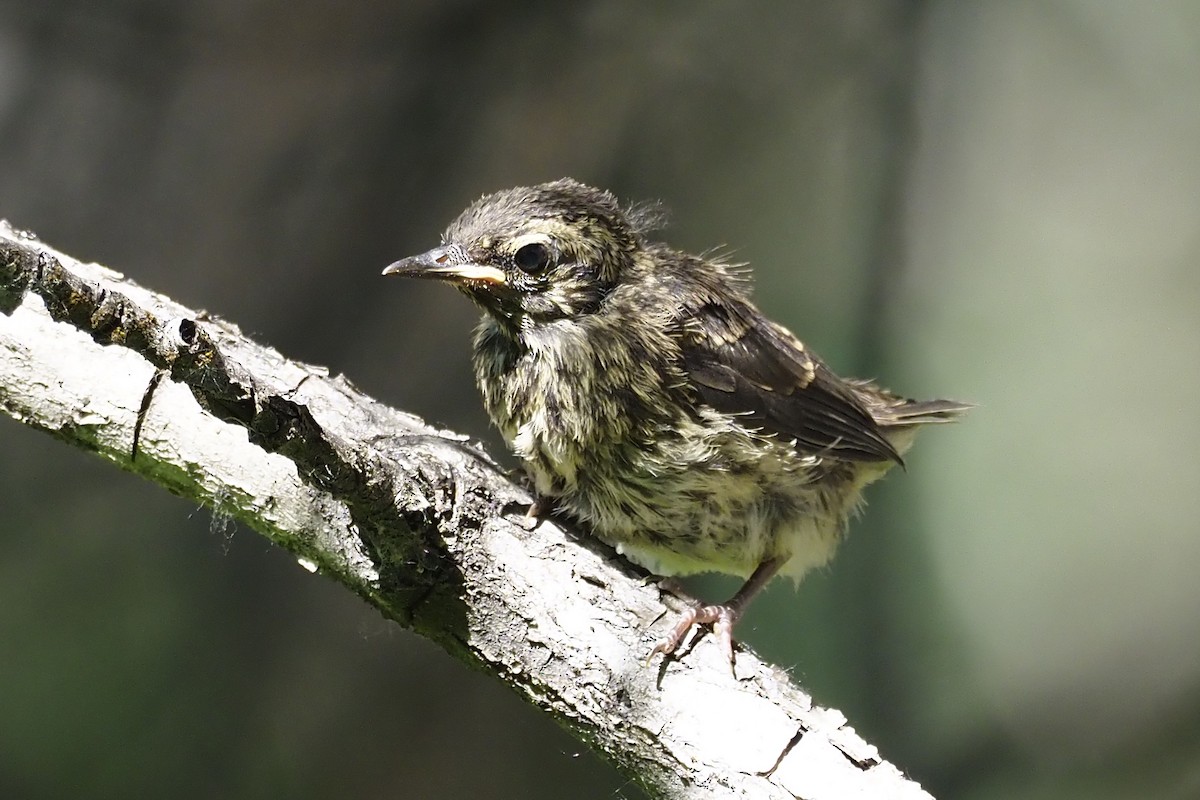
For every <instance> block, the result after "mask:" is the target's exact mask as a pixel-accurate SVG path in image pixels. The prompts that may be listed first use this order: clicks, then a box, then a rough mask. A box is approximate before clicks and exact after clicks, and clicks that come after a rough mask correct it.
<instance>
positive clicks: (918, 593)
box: [0, 0, 1200, 800]
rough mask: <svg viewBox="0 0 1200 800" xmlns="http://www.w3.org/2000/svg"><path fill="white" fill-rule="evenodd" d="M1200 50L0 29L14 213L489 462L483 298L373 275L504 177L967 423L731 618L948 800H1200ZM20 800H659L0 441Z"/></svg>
mask: <svg viewBox="0 0 1200 800" xmlns="http://www.w3.org/2000/svg"><path fill="white" fill-rule="evenodd" d="M1197 41H1200V4H1196V3H1193V2H1188V0H1175V2H1160V3H1154V4H1140V3H1134V2H1125V3H1120V2H1084V1H1083V0H1050V1H1049V2H1040V3H1036V2H1027V1H1026V2H1020V1H1017V0H1014V2H1007V3H984V2H894V1H893V2H888V1H887V0H872V1H871V2H867V1H866V0H849V1H848V2H823V3H817V2H794V3H793V2H778V3H770V4H768V3H760V4H734V3H721V2H671V3H664V4H638V3H614V2H582V3H575V4H569V5H568V4H553V3H544V2H543V3H538V2H510V3H503V4H501V3H489V2H479V1H478V0H475V1H474V2H473V1H471V0H443V1H442V2H410V3H379V2H374V3H373V2H365V3H358V4H353V5H343V6H338V7H335V6H334V5H332V4H325V3H310V2H303V0H301V1H300V2H289V3H283V2H251V3H246V2H237V1H236V0H206V1H205V2H162V1H160V2H152V1H151V0H141V1H139V0H125V1H124V2H117V1H115V0H110V1H109V2H99V3H95V2H93V3H85V2H78V1H74V2H72V1H67V0H43V1H42V2H40V3H32V2H23V1H22V0H0V216H2V217H6V218H7V219H9V220H10V221H11V222H12V223H13V224H14V225H16V226H18V227H22V228H29V229H32V230H34V231H36V232H37V233H38V234H39V235H41V236H42V237H43V238H44V239H45V240H46V241H47V242H50V243H51V244H53V245H55V246H56V247H59V248H61V249H63V250H65V251H67V252H69V253H72V254H74V255H77V256H79V257H81V258H85V259H94V260H97V261H100V262H102V263H106V264H108V265H110V266H112V267H113V268H115V269H118V270H121V271H123V272H125V273H126V274H128V275H129V276H131V277H132V278H134V279H135V280H137V281H139V282H141V283H143V284H145V285H147V286H149V287H151V288H154V289H158V290H160V291H163V292H166V293H167V294H169V295H171V296H173V297H174V298H176V299H178V300H179V301H180V302H183V303H185V304H188V305H190V306H192V307H195V308H205V309H208V310H209V311H211V312H214V313H217V314H220V315H222V316H224V317H227V318H229V319H231V320H233V321H235V322H237V323H238V324H240V325H241V326H242V327H243V329H244V330H246V331H247V332H250V333H251V334H252V335H254V336H255V337H257V338H259V339H260V340H262V341H264V342H267V343H270V344H272V345H274V346H276V347H278V348H279V349H281V350H282V351H283V352H284V353H286V354H288V355H290V356H292V357H294V358H299V359H303V360H306V361H310V362H316V363H321V364H325V365H328V366H329V367H330V368H331V369H333V370H334V371H336V372H344V373H345V374H347V375H348V376H349V377H350V378H351V379H352V380H353V381H354V382H355V383H356V384H358V385H359V386H360V387H362V388H363V389H364V390H365V391H367V392H368V393H370V394H372V395H374V396H376V397H379V398H381V399H383V400H385V401H388V402H390V403H393V404H395V405H398V406H400V407H403V408H405V409H408V410H410V411H414V412H416V413H419V414H421V415H422V416H424V417H426V418H427V419H430V420H431V421H433V422H437V423H443V424H445V425H448V426H450V427H453V428H456V429H458V430H461V431H465V432H467V433H470V434H471V435H473V436H477V437H485V436H486V437H489V438H488V441H490V442H493V443H495V438H494V436H492V434H491V433H490V432H489V431H488V426H487V422H486V420H485V418H484V416H483V413H482V410H481V408H480V403H479V401H478V399H477V397H476V393H475V390H474V387H473V386H472V384H471V378H470V369H469V362H468V337H469V330H470V328H471V327H472V325H473V322H474V319H475V312H474V310H473V309H472V308H471V307H470V305H469V304H468V303H467V302H466V301H464V300H463V299H462V298H460V297H458V296H456V295H455V293H453V292H451V291H449V290H447V289H445V287H437V286H426V285H419V284H414V283H403V284H402V283H400V282H396V283H390V282H384V281H383V280H382V279H381V278H380V277H379V271H380V269H382V267H383V266H384V265H386V264H388V263H389V262H390V261H392V260H394V259H396V258H398V257H400V256H403V255H407V254H410V253H413V252H418V251H421V250H424V249H426V248H427V247H429V246H431V245H432V244H434V243H435V242H436V240H437V236H438V234H439V232H440V230H441V228H442V227H443V226H444V224H445V223H446V222H447V221H449V219H450V218H451V217H452V216H453V215H455V214H456V213H457V212H458V211H459V210H460V209H461V208H462V207H463V206H465V205H466V204H467V203H468V202H469V201H471V200H473V199H474V198H475V197H477V196H479V195H480V194H481V193H484V192H487V191H492V190H496V189H499V188H504V187H506V186H510V185H515V184H527V183H532V182H537V181H542V180H547V179H552V178H557V177H560V176H563V175H571V176H574V177H576V178H579V179H581V180H584V181H587V182H590V183H594V184H597V185H601V186H605V187H608V188H611V189H612V190H613V191H615V192H616V193H618V194H619V195H620V196H622V197H624V198H627V199H647V198H659V199H662V200H663V201H664V202H665V203H666V204H667V206H668V207H669V208H670V209H671V210H672V212H673V213H672V220H673V221H672V224H671V225H670V227H669V228H668V229H667V230H666V231H665V232H664V234H663V235H664V236H665V237H666V238H667V239H668V240H669V241H671V242H672V243H673V244H676V245H678V246H680V247H683V248H687V249H691V250H704V249H707V248H712V247H716V246H720V245H727V246H728V247H729V248H730V249H731V250H732V252H733V254H734V256H735V257H736V258H738V259H742V260H746V261H749V262H750V263H751V264H752V265H753V266H754V267H755V268H756V277H757V285H758V290H757V296H758V298H759V299H760V301H761V304H762V305H763V306H764V308H765V309H766V310H767V311H768V312H769V313H770V314H771V315H773V316H774V317H776V318H777V319H779V320H780V321H782V322H784V323H785V324H787V325H788V326H789V327H792V328H793V329H794V330H796V331H797V332H798V333H799V335H800V336H801V337H802V338H804V339H805V341H806V342H808V343H809V344H810V345H812V346H813V347H814V348H815V349H817V350H818V352H821V353H822V354H823V355H824V356H825V357H826V359H827V360H828V361H830V362H831V363H832V364H833V366H834V367H835V368H837V369H838V370H839V371H842V372H845V373H851V374H860V375H873V376H876V377H878V378H880V379H881V380H883V382H884V383H886V384H888V385H890V386H892V387H894V388H896V389H899V390H902V391H904V392H906V393H910V394H913V395H920V396H925V395H929V396H932V395H945V396H951V397H955V398H959V399H966V400H972V401H975V402H977V403H979V404H980V406H981V407H980V408H979V409H977V410H976V411H975V412H973V413H972V414H971V416H970V417H969V418H968V420H967V421H966V422H965V423H964V424H962V425H960V426H957V427H954V428H949V429H939V430H934V431H930V432H929V433H927V434H926V435H925V436H924V437H923V440H922V441H921V442H919V443H918V445H917V447H916V448H915V450H914V451H913V452H912V454H911V455H910V458H909V459H908V462H909V470H908V472H907V474H902V473H897V474H895V475H893V476H892V477H891V478H890V479H889V480H888V481H887V482H885V484H883V485H881V486H879V487H876V488H875V489H874V491H873V493H872V494H871V496H870V500H871V503H870V509H869V512H868V513H867V515H866V517H865V518H864V519H863V520H861V521H860V522H859V523H858V524H857V525H856V526H855V528H854V531H853V534H852V535H851V537H850V539H849V540H848V541H847V543H846V545H845V546H844V547H843V550H842V552H841V553H840V555H839V557H838V559H837V560H836V561H835V563H834V565H833V568H832V569H830V570H828V571H826V572H824V573H822V574H819V575H815V576H812V577H811V578H810V579H809V580H807V581H806V582H805V584H804V585H803V586H802V587H801V588H800V590H799V591H798V592H797V591H793V590H792V589H791V587H789V586H787V585H786V584H779V585H775V586H773V587H772V588H771V590H770V591H769V592H768V593H767V595H766V596H765V597H764V598H763V599H762V600H760V601H759V602H758V603H757V604H756V606H755V607H754V608H753V609H752V611H751V614H750V616H749V618H748V619H747V621H746V623H745V624H743V625H742V626H741V628H740V629H739V630H740V635H741V637H742V638H743V639H745V640H746V641H748V642H749V644H751V646H753V647H754V648H756V649H757V650H758V651H759V652H760V653H762V654H763V655H764V656H766V657H767V658H770V659H772V660H775V661H777V662H779V663H781V664H785V665H789V666H792V669H793V672H794V674H795V675H796V677H797V678H798V679H799V680H800V681H801V682H802V683H803V684H804V685H805V686H806V687H807V688H809V689H810V690H811V691H812V692H813V693H814V695H815V697H816V698H817V700H818V701H819V702H822V703H825V704H829V705H833V706H835V707H838V708H841V709H842V710H844V711H845V712H846V714H847V715H848V716H849V718H850V719H851V724H853V725H854V726H855V727H856V728H857V729H858V730H859V731H860V732H861V733H862V734H863V735H864V736H865V737H866V738H868V739H869V740H871V741H874V742H876V743H877V744H878V745H879V746H880V748H881V750H882V752H883V755H884V756H885V757H887V758H889V759H891V760H893V761H894V762H895V763H896V764H898V765H899V766H900V767H901V768H903V769H904V770H906V771H907V772H908V773H910V774H911V775H912V776H913V777H915V778H916V779H917V780H919V781H920V782H921V783H922V784H923V785H925V786H926V787H927V788H928V789H929V790H930V791H931V792H932V793H933V794H934V795H935V796H937V797H939V798H951V797H953V798H968V799H969V800H984V799H987V800H990V799H991V798H1010V797H1012V798H1101V799H1103V798H1143V797H1156V798H1158V797H1162V798H1191V797H1197V796H1200V536H1198V535H1197V534H1198V532H1200V531H1198V528H1200V465H1198V464H1200V462H1198V461H1197V458H1196V453H1197V452H1198V451H1200V423H1198V421H1197V415H1196V410H1195V409H1196V398H1197V396H1200V392H1198V389H1200V386H1198V384H1200V268H1198V265H1197V260H1198V258H1200V47H1198V46H1197V44H1196V42H1197ZM494 449H495V450H496V451H497V452H499V447H498V446H497V447H495V448H494ZM729 588H730V586H729V584H728V583H723V582H719V581H718V582H714V583H712V584H711V585H709V586H708V587H707V589H706V591H709V592H712V593H713V594H714V596H719V595H720V594H723V593H724V592H725V591H727V590H728V589H729ZM0 796H3V797H12V798H64V797H127V796H170V797H177V798H192V797H197V798H199V797H217V796H220V797H231V798H254V797H263V798H275V797H290V798H328V797H379V798H396V797H405V798H407V797H430V798H443V797H445V798H449V797H522V798H559V797H572V798H614V797H628V798H636V797H640V796H641V795H640V794H639V791H638V789H637V788H636V787H634V786H633V785H632V784H631V783H630V782H629V781H628V780H627V779H626V778H625V777H623V776H621V775H619V774H617V773H616V772H615V771H614V770H613V769H612V768H611V767H609V766H608V765H607V764H605V763H603V762H601V761H599V760H598V759H596V758H595V757H594V756H592V755H591V754H589V753H588V752H587V751H586V750H585V749H584V748H583V746H582V745H580V744H578V743H576V742H575V741H574V740H572V739H571V738H570V737H568V736H567V735H566V734H564V733H562V732H561V731H559V730H558V729H557V728H556V727H555V726H554V725H553V724H552V723H551V722H549V721H547V720H545V719H543V718H542V717H541V716H540V715H539V714H537V713H535V712H534V711H533V710H531V709H530V708H527V707H526V706H524V705H523V704H522V702H521V701H520V700H518V699H517V698H516V697H515V696H512V695H510V694H509V693H508V692H507V691H506V690H504V689H503V688H501V687H500V686H499V685H498V684H496V683H494V682H493V681H491V680H490V679H489V678H487V677H485V676H481V675H478V674H475V673H472V672H470V671H468V670H467V669H466V668H465V667H463V666H462V665H460V664H459V663H458V662H456V661H454V660H452V659H451V658H450V657H448V656H447V655H445V654H444V653H442V652H441V651H440V650H438V649H437V648H436V647H434V646H433V645H431V644H429V643H428V642H426V641H424V640H422V639H419V638H417V637H416V636H414V635H412V634H410V633H408V632H406V631H403V630H400V629H399V628H397V627H396V626H394V625H392V624H390V623H387V622H385V621H384V620H383V619H381V618H380V617H379V616H378V614H377V613H376V612H374V611H373V610H371V609H370V608H367V607H365V606H364V605H363V604H362V603H361V602H360V601H358V600H357V599H356V598H355V597H353V596H351V595H350V594H349V593H348V592H346V591H344V590H342V589H341V588H339V587H337V586H335V585H333V584H332V583H330V582H328V581H326V580H323V579H321V578H319V577H314V576H312V575H309V574H308V573H306V572H304V571H303V570H301V569H300V568H298V567H297V566H296V565H295V563H294V562H293V560H292V559H291V558H289V557H288V556H287V555H286V554H284V553H282V552H280V551H278V550H276V549H274V548H273V547H271V546H270V545H269V544H268V543H267V542H266V541H265V540H263V539H262V538H260V537H259V536H257V535H256V534H254V533H253V532H252V531H248V530H244V529H238V528H236V527H234V526H228V525H225V524H223V523H220V522H214V521H213V519H212V517H211V515H210V514H209V513H208V512H207V511H205V510H203V509H199V508H197V507H196V506H195V504H194V503H189V502H186V501H183V500H180V499H178V498H175V497H172V496H170V495H168V494H167V493H166V492H164V491H161V490H159V489H157V488H155V487H153V486H151V485H149V484H145V483H143V482H141V481H140V480H138V479H136V478H134V477H131V476H129V475H126V474H123V473H121V472H119V471H117V470H115V469H113V468H111V467H110V466H108V465H106V464H104V463H101V462H100V461H98V460H96V459H94V458H92V457H89V456H87V455H85V454H83V453H79V452H75V451H72V450H69V449H68V448H66V447H64V446H62V445H61V444H58V443H56V442H54V441H53V440H51V439H49V438H47V437H44V436H41V435H39V434H36V433H34V432H32V431H30V430H27V429H25V428H23V427H21V426H20V425H18V424H17V423H15V422H13V421H11V420H9V419H7V418H0Z"/></svg>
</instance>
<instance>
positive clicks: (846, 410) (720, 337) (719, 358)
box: [679, 302, 902, 463]
mask: <svg viewBox="0 0 1200 800" xmlns="http://www.w3.org/2000/svg"><path fill="white" fill-rule="evenodd" d="M683 320H684V322H683V326H682V330H681V335H680V339H679V341H680V347H681V354H682V360H683V368H684V371H685V372H686V373H687V374H688V376H689V377H690V378H691V381H692V384H693V386H694V387H695V390H696V392H697V393H698V395H699V398H700V400H701V401H703V402H704V403H706V404H708V405H709V406H712V407H713V408H715V409H716V410H718V411H722V412H725V413H728V414H736V415H739V416H740V417H741V418H743V419H744V420H745V423H746V424H747V425H748V426H750V427H756V428H760V429H761V430H762V431H763V432H765V433H768V434H774V435H777V436H779V437H781V438H784V439H794V440H795V442H796V447H797V448H798V449H799V450H801V451H802V452H805V453H814V454H818V455H827V456H829V457H832V458H839V459H844V460H848V461H895V462H896V463H902V462H901V460H900V455H899V453H897V452H896V450H895V448H894V447H892V445H891V444H890V443H889V442H888V441H887V439H885V438H884V437H883V434H882V433H881V432H880V429H879V425H878V424H877V423H876V421H875V419H874V417H872V416H871V413H870V412H869V411H868V410H867V409H866V408H865V407H864V406H863V404H862V402H861V401H860V400H859V399H858V398H857V397H856V396H855V394H854V391H853V389H852V388H851V385H850V384H848V383H847V382H846V381H844V380H842V379H841V378H839V377H838V376H837V375H835V374H834V373H833V372H832V371H831V370H830V369H829V368H828V367H826V366H825V365H824V364H823V363H822V362H821V360H820V359H819V358H817V357H816V356H815V355H813V354H811V353H809V352H808V351H807V350H805V348H804V345H803V344H801V343H800V341H799V340H798V339H796V337H795V336H793V335H792V334H791V333H790V332H788V331H787V330H786V329H785V328H783V327H781V326H779V325H776V324H775V323H773V322H770V321H769V320H767V319H765V318H763V317H762V316H761V315H760V314H759V313H758V312H757V311H756V310H755V309H754V308H753V307H752V306H750V305H749V304H747V303H744V302H742V303H739V302H735V303H728V302H709V303H705V304H703V305H700V306H699V307H695V308H689V309H687V310H686V313H685V314H684V315H683Z"/></svg>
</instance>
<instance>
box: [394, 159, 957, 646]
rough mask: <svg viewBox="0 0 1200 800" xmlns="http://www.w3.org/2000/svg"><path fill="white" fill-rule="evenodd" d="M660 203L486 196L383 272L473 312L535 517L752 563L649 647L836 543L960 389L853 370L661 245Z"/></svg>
mask: <svg viewBox="0 0 1200 800" xmlns="http://www.w3.org/2000/svg"><path fill="white" fill-rule="evenodd" d="M661 217H662V214H661V213H660V210H659V207H658V206H657V205H654V204H642V205H630V206H627V207H623V206H622V205H621V204H620V203H619V202H618V200H617V199H616V197H615V196H614V195H613V194H612V193H610V192H608V191H604V190H601V189H596V188H593V187H591V186H588V185H585V184H583V183H580V182H578V181H575V180H573V179H570V178H563V179H561V180H556V181H552V182H548V183H542V184H539V185H535V186H524V187H516V188H512V189H507V190H504V191H499V192H496V193H493V194H489V195H485V196H483V197H481V198H480V199H479V200H477V201H476V202H475V203H473V204H472V205H470V206H469V207H468V208H467V209H466V210H465V211H463V212H462V213H461V214H460V215H459V216H458V218H457V219H455V220H454V221H453V222H451V223H450V225H449V226H448V227H447V228H446V230H445V232H444V233H443V234H442V237H441V243H440V244H439V245H438V246H437V247H434V248H433V249H431V250H428V251H426V252H424V253H421V254H419V255H415V256H410V257H408V258H404V259H401V260H399V261H396V262H394V263H392V264H390V265H388V266H387V267H386V268H385V269H384V270H383V274H384V275H399V276H406V277H412V278H422V279H433V280H438V281H443V282H446V283H449V284H451V285H453V286H455V287H457V288H458V289H459V290H461V291H462V292H463V293H464V294H466V295H467V297H469V298H470V299H471V300H472V301H473V302H474V303H475V304H476V305H478V306H479V307H480V309H482V312H483V314H482V319H481V321H480V323H479V325H478V327H477V328H476V330H475V334H474V339H473V357H472V363H473V366H474V373H475V381H476V383H477V385H478V387H479V390H480V392H481V394H482V396H483V403H484V406H485V407H486V410H487V413H488V415H489V417H490V418H491V421H492V423H493V424H494V425H495V426H496V427H497V428H498V429H499V431H500V433H501V434H502V436H503V438H504V440H505V442H506V443H507V445H508V446H509V448H510V449H511V450H512V452H513V453H514V454H515V455H516V456H517V457H518V458H519V459H520V460H521V462H522V463H523V465H524V468H525V471H526V473H527V475H528V478H529V482H530V484H531V486H532V490H533V494H534V497H535V502H534V503H533V505H532V506H531V507H530V509H529V518H530V519H531V520H536V519H537V518H538V516H539V515H541V514H544V513H545V512H546V511H547V510H553V511H554V512H556V513H559V512H561V513H565V515H566V516H568V517H571V518H573V519H575V520H578V521H579V522H581V523H583V525H584V526H585V528H587V529H590V530H591V531H592V532H593V533H594V534H595V536H597V537H598V538H599V539H601V540H602V541H604V542H606V543H608V544H609V545H611V546H612V547H613V548H615V549H616V551H617V552H618V553H620V554H622V555H623V556H625V557H626V558H628V559H629V560H631V561H633V562H634V563H636V564H638V565H640V566H641V567H643V568H645V569H647V570H649V571H650V572H652V573H654V574H656V575H659V576H664V577H668V578H673V577H674V576H682V575H689V574H694V573H701V572H716V573H725V574H730V575H735V576H738V577H740V578H742V579H744V583H743V584H742V586H741V588H740V589H738V591H737V592H736V593H735V594H734V595H733V596H732V597H730V598H729V599H728V600H727V601H725V602H723V603H717V604H704V603H702V602H700V601H698V600H693V601H691V602H689V603H688V604H687V607H686V609H685V610H684V611H683V612H681V613H680V618H679V619H678V621H677V622H676V624H674V625H673V626H672V627H671V628H670V630H669V631H668V632H667V633H666V635H665V636H663V637H662V638H661V640H659V641H658V642H657V644H655V646H654V648H653V649H652V650H651V651H650V658H651V659H652V658H653V657H654V656H655V655H657V654H660V653H661V654H664V657H666V656H670V655H672V654H675V653H676V651H677V650H678V648H679V646H680V644H681V643H682V642H683V641H684V639H685V637H687V635H688V633H689V631H692V630H693V628H696V627H698V626H711V630H712V631H713V633H714V635H715V637H716V639H717V642H718V644H719V646H720V648H721V652H722V653H723V654H724V656H725V657H726V658H727V659H728V660H729V662H730V663H731V664H732V663H733V660H734V644H733V630H734V626H735V624H736V623H737V622H738V620H739V619H741V618H742V616H743V615H744V613H745V611H746V608H747V606H748V605H749V604H750V602H751V601H752V600H753V598H754V597H755V595H757V594H758V593H759V592H760V591H761V590H762V589H763V588H764V587H765V586H766V585H767V584H768V583H769V582H770V581H771V580H772V578H774V577H776V576H777V575H784V576H789V577H791V578H792V579H793V581H795V582H796V583H799V581H800V579H801V578H803V577H804V575H805V574H806V573H808V572H810V571H811V570H813V569H815V568H818V567H822V566H824V565H825V564H827V563H828V562H829V560H830V559H831V558H832V556H833V554H834V551H835V549H836V548H837V546H838V543H839V542H840V540H841V539H842V538H843V537H844V535H845V533H846V529H847V526H848V523H849V520H850V519H851V518H852V517H853V516H854V514H855V513H856V511H857V510H858V508H859V506H860V504H861V497H862V490H863V488H864V487H866V486H867V485H868V484H870V483H872V482H873V481H875V480H877V479H879V478H880V477H882V476H883V475H884V473H886V472H887V471H888V470H889V469H890V468H891V467H893V466H903V464H904V461H903V456H904V454H905V452H907V450H908V449H909V447H910V446H911V445H912V443H913V438H914V435H915V433H916V431H917V429H918V428H920V427H921V426H923V425H927V424H937V423H945V422H950V421H952V420H955V419H957V418H958V417H960V415H961V414H962V413H963V412H965V411H966V410H967V409H968V408H970V407H971V405H970V404H968V403H960V402H956V401H953V400H928V401H917V400H911V399H907V398H905V397H902V396H900V395H897V394H894V393H892V392H890V391H888V390H886V389H884V388H882V387H880V386H878V385H877V384H876V383H874V382H873V381H870V380H861V379H847V378H842V377H839V376H838V375H837V374H835V373H834V372H833V371H832V370H831V369H830V368H829V367H828V366H826V364H825V362H823V361H822V360H821V359H820V358H819V357H818V356H817V355H816V354H815V353H813V352H812V351H811V350H810V349H809V348H808V347H806V346H805V345H804V344H803V343H802V342H801V341H800V340H799V339H798V338H796V336H795V335H793V334H792V333H791V332H790V331H789V330H787V329H786V328H784V327H783V326H782V325H780V324H778V323H776V322H773V321H772V320H770V319H768V318H767V317H766V316H765V315H764V314H763V313H762V312H761V311H760V310H759V309H758V307H757V306H756V305H755V304H754V303H753V301H752V299H751V296H750V281H749V276H748V273H747V271H746V268H745V265H741V264H734V263H730V262H728V261H727V260H725V259H724V258H722V257H719V256H716V255H713V254H707V255H692V254H688V253H685V252H682V251H680V250H677V249H674V248H672V247H670V246H668V245H667V244H665V243H662V242H660V241H657V237H655V236H654V235H653V234H654V233H655V231H656V230H657V229H658V228H659V227H660V226H661Z"/></svg>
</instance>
